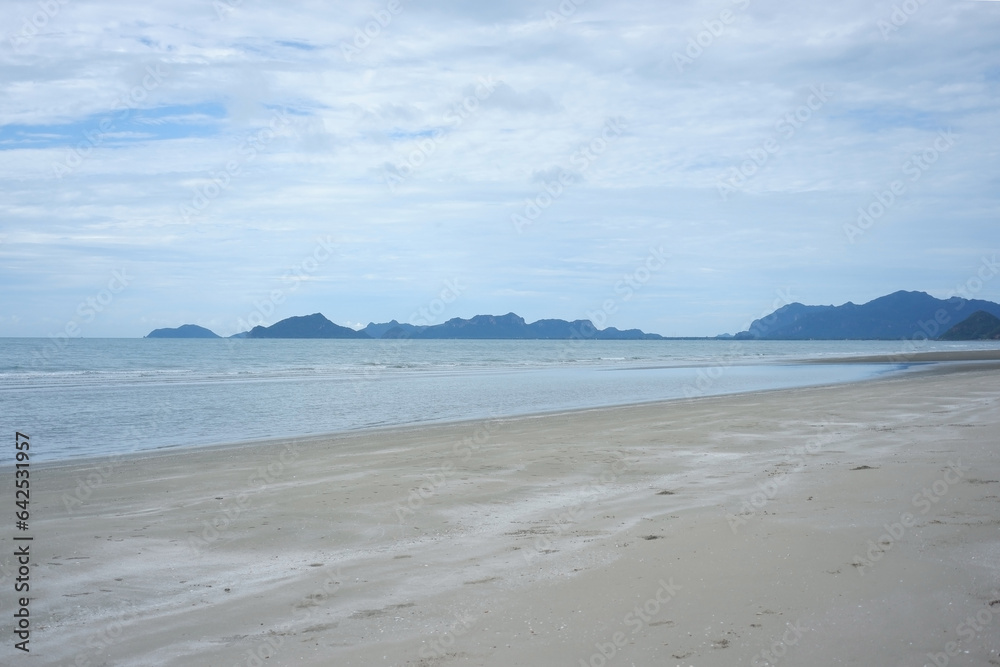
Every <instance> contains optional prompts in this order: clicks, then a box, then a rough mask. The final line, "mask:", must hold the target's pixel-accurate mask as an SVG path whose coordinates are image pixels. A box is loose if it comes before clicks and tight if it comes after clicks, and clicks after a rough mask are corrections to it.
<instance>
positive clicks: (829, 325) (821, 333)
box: [733, 291, 1000, 340]
mask: <svg viewBox="0 0 1000 667" xmlns="http://www.w3.org/2000/svg"><path fill="white" fill-rule="evenodd" d="M977 311H984V312H987V313H989V314H991V315H993V316H995V317H1000V304H997V303H993V302H992V301H982V300H980V299H962V298H959V297H952V298H950V299H936V298H934V297H932V296H931V295H929V294H926V293H925V292H904V291H900V292H894V293H893V294H889V295H887V296H883V297H879V298H878V299H875V300H873V301H869V302H868V303H865V304H861V305H857V304H854V303H851V302H847V303H845V304H844V305H842V306H806V305H803V304H801V303H790V304H788V305H786V306H782V307H781V308H779V309H778V310H776V311H774V312H773V313H771V314H770V315H768V316H767V317H762V318H760V319H758V320H754V321H753V323H752V324H751V325H750V328H749V329H748V330H747V331H741V332H740V333H738V334H736V335H735V336H733V337H734V338H738V339H759V340H900V339H914V338H931V339H936V338H938V337H940V336H941V335H943V334H944V333H945V332H947V331H948V330H949V329H951V328H952V327H953V326H955V325H956V324H959V323H960V322H962V321H963V320H965V319H966V318H967V317H969V316H970V315H972V314H973V313H975V312H977Z"/></svg>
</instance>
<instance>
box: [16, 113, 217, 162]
mask: <svg viewBox="0 0 1000 667" xmlns="http://www.w3.org/2000/svg"><path fill="white" fill-rule="evenodd" d="M225 118H226V108H225V107H224V106H223V105H222V104H219V103H216V102H208V103H202V104H175V105H169V106H162V107H154V108H151V109H118V110H115V111H107V112H103V113H98V114H93V115H91V116H88V117H86V118H83V119H81V120H79V121H76V122H71V123H59V124H49V125H24V124H11V125H3V126H0V150H12V149H18V148H63V147H70V146H75V145H77V144H79V143H81V142H87V143H90V144H98V145H99V144H103V145H106V146H122V145H126V144H130V143H134V142H139V141H162V140H166V139H188V138H192V137H198V138H201V137H211V136H214V135H216V134H219V132H220V125H221V124H222V121H223V120H224V119H225Z"/></svg>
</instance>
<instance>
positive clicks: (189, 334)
mask: <svg viewBox="0 0 1000 667" xmlns="http://www.w3.org/2000/svg"><path fill="white" fill-rule="evenodd" d="M146 337H147V338H220V336H218V335H217V334H215V333H214V332H212V331H210V330H209V329H206V328H204V327H200V326H197V325H194V324H185V325H183V326H180V327H177V328H176V329H156V330H154V331H151V332H150V333H149V334H148V335H147V336H146ZM230 338H321V339H322V338H325V339H332V338H346V339H360V340H372V339H398V338H409V339H416V340H459V339H462V340H576V339H586V340H667V339H666V338H664V337H663V336H660V335H659V334H655V333H646V332H644V331H641V330H639V329H626V330H620V329H616V328H614V327H607V328H605V329H598V328H597V327H596V326H595V325H594V323H593V322H591V321H590V320H573V321H572V322H570V321H567V320H558V319H546V320H538V321H537V322H531V323H528V322H526V321H525V320H524V318H523V317H520V316H519V315H515V314H514V313H507V314H506V315H476V316H474V317H471V318H469V319H462V318H461V317H455V318H452V319H450V320H448V321H447V322H444V323H442V324H435V325H415V324H407V323H402V322H397V321H396V320H391V321H389V322H382V323H378V324H376V323H375V322H370V323H369V324H368V326H366V327H365V328H363V329H360V330H355V329H351V328H349V327H344V326H340V325H339V324H334V323H333V322H331V321H330V320H328V319H327V318H326V317H325V316H324V315H322V314H321V313H313V314H312V315H303V316H296V317H289V318H287V319H284V320H281V321H280V322H277V323H275V324H272V325H271V326H268V327H265V326H257V327H254V328H253V329H251V330H250V331H244V332H241V333H238V334H234V335H233V336H230ZM715 338H717V339H723V340H734V339H735V340H901V339H907V340H914V339H918V338H921V339H935V340H937V339H940V340H998V339H1000V304H997V303H993V302H992V301H982V300H979V299H962V298H959V297H952V298H951V299H936V298H934V297H932V296H930V295H929V294H927V293H925V292H905V291H900V292H895V293H893V294H889V295H887V296H883V297H879V298H878V299H874V300H873V301H869V302H868V303H865V304H862V305H856V304H853V303H851V302H848V303H845V304H843V305H841V306H807V305H804V304H801V303H791V304H788V305H786V306H782V307H781V308H779V309H777V310H776V311H774V312H773V313H771V314H770V315H768V316H767V317H762V318H760V319H758V320H754V322H753V323H751V325H750V328H749V329H747V330H746V331H741V332H739V333H737V334H735V335H730V334H722V335H720V336H716V337H715Z"/></svg>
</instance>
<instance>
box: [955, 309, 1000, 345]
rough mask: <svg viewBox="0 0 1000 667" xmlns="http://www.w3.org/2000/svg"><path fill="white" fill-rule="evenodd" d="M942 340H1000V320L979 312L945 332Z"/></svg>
mask: <svg viewBox="0 0 1000 667" xmlns="http://www.w3.org/2000/svg"><path fill="white" fill-rule="evenodd" d="M941 340H1000V318H998V317H996V316H995V315H992V314H990V313H988V312H986V311H985V310H977V311H976V312H974V313H972V315H969V317H968V318H967V319H965V320H963V321H962V322H959V323H958V324H956V325H955V326H953V327H952V328H950V329H948V330H947V331H946V332H944V335H943V336H941Z"/></svg>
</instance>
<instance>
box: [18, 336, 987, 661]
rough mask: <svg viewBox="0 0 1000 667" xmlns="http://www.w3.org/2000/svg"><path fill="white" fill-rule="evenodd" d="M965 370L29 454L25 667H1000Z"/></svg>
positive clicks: (979, 448)
mask: <svg viewBox="0 0 1000 667" xmlns="http://www.w3.org/2000/svg"><path fill="white" fill-rule="evenodd" d="M986 356H989V355H984V357H986ZM984 357H979V358H984ZM940 368H943V369H945V370H949V371H951V372H933V371H922V372H914V373H909V374H903V375H901V376H896V377H893V378H890V379H882V380H875V381H870V382H865V383H860V384H852V385H840V386H829V387H816V388H809V389H796V390H788V391H774V392H761V393H753V394H742V395H735V396H722V397H710V398H700V399H691V400H678V401H672V402H666V403H658V404H646V405H638V406H630V407H619V408H608V409H595V410H585V411H578V412H569V413H562V414H550V415H541V416H534V417H524V418H507V419H491V420H486V421H476V422H464V423H453V424H446V425H433V426H422V427H413V428H393V429H383V430H373V431H365V432H357V433H350V434H343V435H335V436H327V437H316V438H309V439H299V440H294V441H287V440H276V441H270V442H261V443H251V444H242V445H234V446H228V447H212V448H202V449H185V450H174V451H165V452H159V453H155V454H144V455H130V456H126V457H116V458H113V459H107V460H90V461H86V462H84V463H79V462H77V463H63V464H48V465H38V466H33V468H32V484H33V486H32V488H33V490H34V494H35V495H34V496H33V498H32V518H33V522H32V533H33V535H34V541H33V542H32V546H31V550H32V558H33V561H32V573H31V577H32V581H31V595H32V600H31V610H32V623H33V633H32V636H31V645H30V646H31V652H30V654H21V653H20V652H17V658H18V660H17V663H16V664H25V665H59V666H64V665H67V666H68V665H79V666H81V667H87V666H100V665H109V666H110V665H115V666H140V665H142V666H145V665H148V666H153V665H156V666H177V667H180V666H185V667H190V666H192V665H195V666H201V665H212V666H225V667H230V666H235V665H246V666H253V665H271V666H276V665H324V666H325V665H359V666H362V665H363V666H369V665H420V666H423V667H430V666H437V665H442V666H444V665H490V666H494V665H495V666H509V665H546V666H548V665H566V666H574V667H575V666H579V665H591V666H592V667H602V666H604V665H609V666H614V665H621V666H623V667H624V666H631V665H636V666H645V665H697V666H714V665H719V666H722V665H737V664H743V665H778V664H782V665H924V664H937V665H945V664H956V665H959V664H960V665H973V664H975V665H989V664H992V665H1000V444H998V443H1000V381H998V378H1000V375H998V373H997V371H998V370H1000V364H997V363H995V362H990V363H986V362H985V361H981V362H979V363H976V364H970V365H966V364H943V365H941V366H940ZM2 479H3V483H2V485H0V486H2V489H3V491H2V493H3V494H4V495H3V497H10V498H12V497H13V490H12V488H13V485H12V473H11V472H10V471H9V470H5V471H4V472H3V478H2ZM11 532H12V531H10V530H9V531H8V542H7V543H8V546H9V545H10V544H12V542H10V541H9V537H10V533H11ZM7 551H10V549H7ZM12 562H13V560H12V558H10V557H9V556H8V557H7V558H6V560H5V561H4V570H3V574H4V579H5V581H4V583H3V588H4V590H5V594H4V597H3V600H4V602H5V607H4V608H5V609H10V606H9V605H8V604H7V603H8V601H9V600H10V599H11V595H12V593H10V589H11V581H12V576H11V573H12V566H11V563H12ZM10 619H11V616H10V614H9V613H8V614H6V620H5V621H4V622H3V627H5V628H9V627H10ZM4 634H5V639H4V643H3V645H2V647H0V662H3V663H4V664H11V663H9V662H8V660H9V659H10V657H11V656H12V655H14V653H15V651H14V649H13V646H12V644H13V640H12V639H11V637H12V635H11V634H10V632H9V631H5V632H4ZM2 656H6V657H2Z"/></svg>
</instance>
